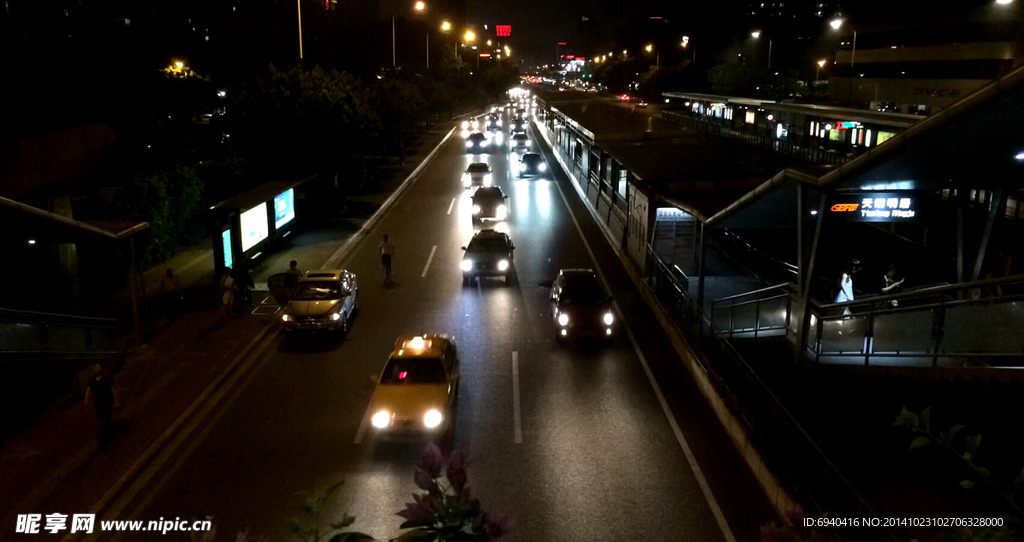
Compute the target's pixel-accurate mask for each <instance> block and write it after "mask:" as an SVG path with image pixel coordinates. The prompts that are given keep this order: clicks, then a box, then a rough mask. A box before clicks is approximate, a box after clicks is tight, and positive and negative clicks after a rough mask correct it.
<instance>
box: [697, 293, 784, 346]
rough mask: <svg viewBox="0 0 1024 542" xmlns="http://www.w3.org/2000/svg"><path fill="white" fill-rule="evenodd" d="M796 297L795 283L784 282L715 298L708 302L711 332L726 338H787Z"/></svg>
mask: <svg viewBox="0 0 1024 542" xmlns="http://www.w3.org/2000/svg"><path fill="white" fill-rule="evenodd" d="M796 294H797V287H796V284H793V283H791V282H787V283H783V284H776V285H775V286H769V287H767V288H762V289H760V290H754V291H752V292H744V293H742V294H736V295H731V296H729V297H723V298H721V299H716V300H714V301H712V302H711V331H712V333H714V334H715V336H717V337H728V338H730V339H731V338H733V337H735V336H745V337H758V336H766V335H780V334H781V335H787V334H789V333H790V332H791V331H795V329H794V326H793V318H792V315H793V302H794V300H795V299H796ZM779 331H781V332H782V333H779Z"/></svg>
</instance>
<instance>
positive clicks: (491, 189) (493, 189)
mask: <svg viewBox="0 0 1024 542" xmlns="http://www.w3.org/2000/svg"><path fill="white" fill-rule="evenodd" d="M479 195H484V196H488V195H493V196H498V197H502V198H503V197H505V193H504V192H502V191H501V187H500V186H481V187H480V188H477V189H476V192H473V197H474V198H475V197H477V196H479Z"/></svg>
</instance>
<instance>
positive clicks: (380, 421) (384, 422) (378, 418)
mask: <svg viewBox="0 0 1024 542" xmlns="http://www.w3.org/2000/svg"><path fill="white" fill-rule="evenodd" d="M370 423H372V424H373V426H374V427H376V428H377V429H383V428H385V427H387V426H389V425H391V413H390V412H388V411H386V410H381V411H380V412H378V413H376V414H374V415H373V418H371V419H370Z"/></svg>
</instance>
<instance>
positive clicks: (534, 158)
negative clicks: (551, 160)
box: [523, 154, 540, 166]
mask: <svg viewBox="0 0 1024 542" xmlns="http://www.w3.org/2000/svg"><path fill="white" fill-rule="evenodd" d="M523 163H524V164H526V165H528V166H536V165H537V164H539V163H540V156H538V155H535V154H527V155H526V156H524V157H523Z"/></svg>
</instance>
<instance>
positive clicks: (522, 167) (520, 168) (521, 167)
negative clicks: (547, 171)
mask: <svg viewBox="0 0 1024 542" xmlns="http://www.w3.org/2000/svg"><path fill="white" fill-rule="evenodd" d="M519 171H526V164H522V163H520V164H519Z"/></svg>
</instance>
